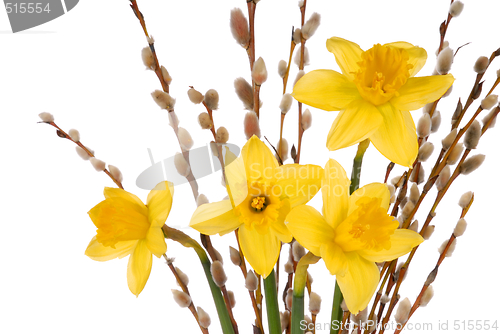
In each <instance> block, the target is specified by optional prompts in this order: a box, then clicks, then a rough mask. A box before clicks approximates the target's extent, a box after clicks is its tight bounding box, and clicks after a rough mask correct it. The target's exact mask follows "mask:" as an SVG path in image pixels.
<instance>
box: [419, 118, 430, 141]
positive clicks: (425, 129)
mask: <svg viewBox="0 0 500 334" xmlns="http://www.w3.org/2000/svg"><path fill="white" fill-rule="evenodd" d="M431 125H432V123H431V117H430V116H429V114H423V115H422V116H421V117H420V119H419V120H418V123H417V135H418V136H419V137H420V138H426V137H427V136H428V135H429V134H430V133H431Z"/></svg>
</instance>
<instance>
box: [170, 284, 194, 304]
mask: <svg viewBox="0 0 500 334" xmlns="http://www.w3.org/2000/svg"><path fill="white" fill-rule="evenodd" d="M171 291H172V294H173V295H174V300H175V302H176V303H177V304H178V305H179V306H180V307H183V308H184V307H188V306H189V305H191V296H189V295H188V294H187V293H185V292H183V291H179V290H175V289H172V290H171Z"/></svg>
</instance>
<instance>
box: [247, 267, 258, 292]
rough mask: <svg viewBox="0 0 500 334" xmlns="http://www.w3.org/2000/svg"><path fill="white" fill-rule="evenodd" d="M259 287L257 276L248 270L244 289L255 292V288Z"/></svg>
mask: <svg viewBox="0 0 500 334" xmlns="http://www.w3.org/2000/svg"><path fill="white" fill-rule="evenodd" d="M258 285H259V280H258V279H257V276H255V274H254V272H253V270H249V271H248V274H247V278H246V279H245V288H247V289H248V290H249V291H255V290H257V286H258Z"/></svg>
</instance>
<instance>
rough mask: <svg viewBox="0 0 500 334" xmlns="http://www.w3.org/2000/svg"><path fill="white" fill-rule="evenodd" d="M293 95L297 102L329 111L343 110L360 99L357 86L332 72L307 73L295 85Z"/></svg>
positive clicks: (315, 71)
mask: <svg viewBox="0 0 500 334" xmlns="http://www.w3.org/2000/svg"><path fill="white" fill-rule="evenodd" d="M292 95H293V97H294V98H295V99H296V100H297V101H300V102H302V103H305V104H307V105H310V106H312V107H315V108H319V109H323V110H327V111H335V110H342V109H344V108H346V107H347V106H348V105H349V104H350V103H351V102H352V101H353V100H356V99H359V98H360V95H359V92H358V89H357V88H356V85H355V84H354V83H353V82H351V81H350V80H349V79H348V78H347V77H346V76H345V75H343V74H340V73H338V72H336V71H332V70H314V71H311V72H309V73H307V74H306V75H304V76H303V77H302V78H301V79H300V80H299V81H298V82H297V83H296V84H295V86H294V87H293V93H292Z"/></svg>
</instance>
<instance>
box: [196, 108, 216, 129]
mask: <svg viewBox="0 0 500 334" xmlns="http://www.w3.org/2000/svg"><path fill="white" fill-rule="evenodd" d="M198 124H200V126H201V128H202V129H204V130H207V129H211V128H212V126H213V123H212V120H211V119H210V115H209V114H208V113H206V112H202V113H201V114H199V115H198Z"/></svg>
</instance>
